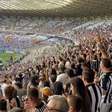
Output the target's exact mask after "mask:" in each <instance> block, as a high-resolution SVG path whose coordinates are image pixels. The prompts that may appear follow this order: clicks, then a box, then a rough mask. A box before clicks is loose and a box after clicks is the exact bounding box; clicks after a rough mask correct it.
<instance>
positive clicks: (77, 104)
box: [67, 95, 83, 112]
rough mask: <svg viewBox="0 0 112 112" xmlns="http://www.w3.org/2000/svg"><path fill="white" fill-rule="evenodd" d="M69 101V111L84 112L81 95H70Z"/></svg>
mask: <svg viewBox="0 0 112 112" xmlns="http://www.w3.org/2000/svg"><path fill="white" fill-rule="evenodd" d="M67 101H68V104H69V111H68V112H82V107H83V103H82V99H81V98H80V97H79V96H72V95H71V96H68V97H67Z"/></svg>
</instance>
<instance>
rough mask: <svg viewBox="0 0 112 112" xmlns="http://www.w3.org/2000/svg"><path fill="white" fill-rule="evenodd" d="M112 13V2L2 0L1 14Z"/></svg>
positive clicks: (99, 14) (105, 0)
mask: <svg viewBox="0 0 112 112" xmlns="http://www.w3.org/2000/svg"><path fill="white" fill-rule="evenodd" d="M111 13H112V0H0V14H17V15H18V14H27V15H39V16H93V15H94V16H95V15H97V16H101V15H110V14H111Z"/></svg>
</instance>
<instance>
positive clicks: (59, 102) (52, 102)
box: [44, 95, 69, 112]
mask: <svg viewBox="0 0 112 112" xmlns="http://www.w3.org/2000/svg"><path fill="white" fill-rule="evenodd" d="M68 110H69V106H68V103H67V100H66V99H65V97H63V96H59V95H54V96H51V97H50V98H49V102H48V104H47V108H46V109H45V110H44V112H57V111H58V112H68Z"/></svg>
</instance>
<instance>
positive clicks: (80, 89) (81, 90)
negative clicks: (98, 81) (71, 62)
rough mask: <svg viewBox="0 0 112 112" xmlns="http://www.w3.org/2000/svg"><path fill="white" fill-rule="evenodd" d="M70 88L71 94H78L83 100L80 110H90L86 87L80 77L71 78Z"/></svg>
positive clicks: (89, 111)
mask: <svg viewBox="0 0 112 112" xmlns="http://www.w3.org/2000/svg"><path fill="white" fill-rule="evenodd" d="M71 90H72V95H73V96H79V97H81V98H82V101H83V111H82V112H91V103H90V99H89V96H88V92H87V89H86V87H85V86H84V83H83V81H82V80H81V79H80V78H73V79H72V80H71Z"/></svg>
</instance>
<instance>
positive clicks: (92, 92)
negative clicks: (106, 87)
mask: <svg viewBox="0 0 112 112" xmlns="http://www.w3.org/2000/svg"><path fill="white" fill-rule="evenodd" d="M87 88H88V94H89V97H90V101H91V105H92V109H91V112H99V108H100V102H101V98H102V91H101V88H100V86H98V85H96V84H89V85H88V86H87Z"/></svg>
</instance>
